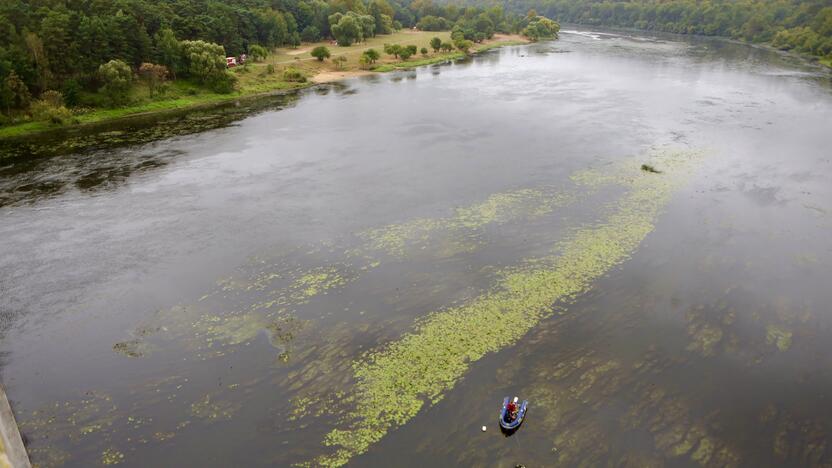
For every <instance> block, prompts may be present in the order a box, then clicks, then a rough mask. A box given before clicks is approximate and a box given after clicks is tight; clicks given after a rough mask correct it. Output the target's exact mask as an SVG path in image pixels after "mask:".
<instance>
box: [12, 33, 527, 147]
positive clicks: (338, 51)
mask: <svg viewBox="0 0 832 468" xmlns="http://www.w3.org/2000/svg"><path fill="white" fill-rule="evenodd" d="M433 37H439V38H440V39H442V41H443V42H445V41H450V33H449V32H448V31H436V32H430V31H409V30H407V31H399V32H396V33H394V34H389V35H380V36H376V37H373V38H370V39H368V40H367V41H365V42H362V43H360V44H353V45H352V46H350V47H340V46H337V45H333V44H330V43H329V42H318V43H314V44H303V45H302V46H300V47H297V48H279V49H275V50H274V51H273V52H272V55H270V56H269V57H268V58H267V59H266V60H265V61H263V62H261V63H250V64H249V65H247V66H246V67H236V68H233V69H231V70H232V73H234V74H235V76H236V77H237V79H238V86H237V91H236V92H234V93H231V94H218V93H214V92H212V91H210V90H208V89H205V88H203V87H200V86H197V85H195V84H193V83H191V82H189V81H187V80H177V81H174V82H171V83H168V86H167V91H166V92H165V93H164V94H163V95H159V96H156V97H154V98H153V99H151V98H150V97H149V95H148V90H147V89H146V88H145V87H144V86H142V85H139V84H137V85H135V86H134V88H133V90H132V91H131V94H130V101H131V104H130V105H128V106H125V107H119V108H115V109H106V108H100V107H97V108H93V109H90V110H88V111H85V112H81V113H78V114H77V115H76V116H75V118H76V122H77V124H90V123H95V122H101V121H105V120H113V119H118V118H121V117H127V116H130V115H135V114H142V113H148V112H161V111H166V110H173V109H183V108H187V107H194V106H202V105H210V104H213V103H220V102H225V101H229V100H234V99H238V98H240V97H242V96H251V95H256V94H263V93H269V92H275V91H280V90H287V89H295V88H301V87H306V86H310V85H311V84H313V82H312V79H313V78H315V77H318V79H317V80H316V81H319V82H320V81H330V80H333V79H338V78H343V77H345V76H350V75H352V74H358V73H369V71H367V70H361V68H360V64H359V58H360V57H361V54H362V53H363V52H364V51H365V50H367V49H371V48H372V49H376V50H377V51H378V52H379V53H380V54H381V58H380V59H379V60H378V62H376V63H375V64H374V66H373V69H372V71H376V72H387V71H392V70H396V69H404V68H414V67H419V66H423V65H429V64H432V63H439V62H445V61H448V60H455V59H458V58H462V57H463V56H464V54H463V53H462V52H459V51H456V50H454V51H451V52H449V53H434V52H433V49H431V48H430V40H431V38H433ZM524 42H525V41H524V40H523V39H522V38H520V37H517V36H501V35H497V36H495V37H494V39H492V40H490V41H487V42H485V43H483V44H476V45H475V47H474V49H473V51H474V52H477V51H483V50H487V49H491V48H494V47H500V46H504V45H516V44H522V43H524ZM384 44H400V45H403V46H406V45H411V44H412V45H415V46H416V47H417V48H418V49H421V48H422V47H425V48H427V49H428V50H429V53H428V55H422V54H420V53H419V54H416V55H415V56H413V57H411V58H410V59H409V60H407V61H402V60H400V59H399V60H397V59H395V58H394V57H392V56H389V55H387V54H385V53H384ZM319 45H323V46H326V47H327V48H329V51H330V53H331V54H332V58H335V57H338V56H343V57H346V59H347V60H346V62H345V63H344V64H343V66H342V67H341V68H338V67H336V66H335V63H334V62H333V61H332V59H328V60H325V61H323V62H321V61H318V60H317V59H316V58H314V57H312V56H311V55H310V52H311V51H312V49H314V48H315V47H317V46H319ZM269 65H272V66H273V67H274V70H275V71H274V73H268V66H269ZM289 67H293V68H296V69H298V70H300V71H302V72H303V73H304V74H305V75H306V76H307V77H308V79H309V81H307V82H306V83H295V82H288V81H285V80H284V79H283V71H284V70H285V69H286V68H289ZM89 97H90V99H91V100H92V99H95V98H96V97H100V96H95V95H90V96H89ZM56 127H58V125H56V124H51V123H49V122H43V121H29V122H21V123H17V124H13V125H7V126H4V127H0V138H11V137H17V136H24V135H28V134H32V133H37V132H41V131H45V130H49V129H53V128H56Z"/></svg>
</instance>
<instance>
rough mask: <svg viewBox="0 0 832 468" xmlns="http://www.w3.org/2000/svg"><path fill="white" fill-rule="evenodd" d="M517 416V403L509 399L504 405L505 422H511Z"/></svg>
mask: <svg viewBox="0 0 832 468" xmlns="http://www.w3.org/2000/svg"><path fill="white" fill-rule="evenodd" d="M516 418H517V403H515V402H514V401H509V402H508V405H506V422H512V421H514V420H515V419H516Z"/></svg>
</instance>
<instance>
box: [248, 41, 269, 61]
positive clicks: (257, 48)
mask: <svg viewBox="0 0 832 468" xmlns="http://www.w3.org/2000/svg"><path fill="white" fill-rule="evenodd" d="M248 56H249V58H251V60H253V61H255V62H262V61H263V60H266V57H268V56H269V50H268V49H266V48H265V47H263V46H261V45H258V44H254V45H250V46H248Z"/></svg>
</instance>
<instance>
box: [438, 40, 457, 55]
mask: <svg viewBox="0 0 832 468" xmlns="http://www.w3.org/2000/svg"><path fill="white" fill-rule="evenodd" d="M440 47H441V49H442V51H443V52H445V53H448V52H450V51H452V50H454V46H453V44H451V43H450V42H443V43H442V45H441V46H440Z"/></svg>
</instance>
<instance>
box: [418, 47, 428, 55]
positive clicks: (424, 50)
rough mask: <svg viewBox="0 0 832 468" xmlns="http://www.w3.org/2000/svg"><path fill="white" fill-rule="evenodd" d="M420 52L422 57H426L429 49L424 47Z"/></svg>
mask: <svg viewBox="0 0 832 468" xmlns="http://www.w3.org/2000/svg"><path fill="white" fill-rule="evenodd" d="M419 52H421V53H422V55H424V56H425V57H427V56H428V48H427V47H422V49H421V50H420V51H419Z"/></svg>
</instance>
